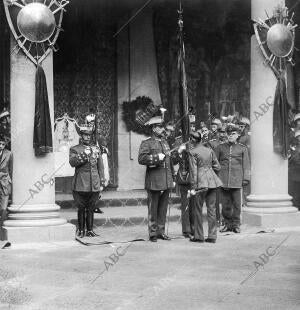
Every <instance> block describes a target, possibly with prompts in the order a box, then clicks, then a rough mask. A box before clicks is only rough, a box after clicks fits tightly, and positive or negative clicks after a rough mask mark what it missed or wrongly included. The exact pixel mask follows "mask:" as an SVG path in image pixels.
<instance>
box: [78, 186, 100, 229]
mask: <svg viewBox="0 0 300 310" xmlns="http://www.w3.org/2000/svg"><path fill="white" fill-rule="evenodd" d="M99 193H100V192H77V191H73V197H74V200H75V205H76V207H77V208H78V211H77V216H78V226H79V227H78V228H79V230H84V226H85V222H86V228H87V230H92V229H93V224H94V209H95V205H96V202H97V201H98V198H99Z"/></svg>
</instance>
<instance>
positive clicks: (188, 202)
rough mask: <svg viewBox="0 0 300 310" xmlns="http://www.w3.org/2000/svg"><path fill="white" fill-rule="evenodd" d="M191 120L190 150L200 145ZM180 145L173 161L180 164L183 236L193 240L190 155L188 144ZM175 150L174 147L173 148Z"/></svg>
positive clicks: (180, 142)
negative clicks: (187, 151)
mask: <svg viewBox="0 0 300 310" xmlns="http://www.w3.org/2000/svg"><path fill="white" fill-rule="evenodd" d="M189 119H190V132H191V134H190V141H189V142H188V148H194V146H195V145H197V144H198V140H197V139H195V135H200V134H199V133H197V132H195V131H194V128H195V127H194V126H193V125H194V123H195V117H193V115H189ZM178 142H179V144H177V145H175V147H178V150H176V151H174V152H173V153H172V161H173V164H174V165H177V164H179V168H178V171H177V174H176V184H177V186H178V190H179V192H180V200H181V225H182V235H183V236H184V237H185V238H191V237H192V236H193V235H194V205H195V197H188V192H189V191H190V189H191V178H190V167H189V159H188V154H187V153H185V154H184V152H186V144H182V139H181V140H180V141H178ZM173 148H174V146H173Z"/></svg>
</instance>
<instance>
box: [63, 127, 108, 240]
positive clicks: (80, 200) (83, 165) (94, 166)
mask: <svg viewBox="0 0 300 310" xmlns="http://www.w3.org/2000/svg"><path fill="white" fill-rule="evenodd" d="M79 133H80V135H81V142H80V143H79V144H78V145H75V146H73V147H71V148H70V153H69V163H70V165H71V166H72V167H75V175H74V177H73V182H72V190H73V197H74V200H75V204H76V206H77V208H78V212H77V215H78V232H77V235H78V237H79V238H83V237H84V236H87V237H95V236H97V234H96V233H95V232H94V231H93V223H94V208H95V204H96V202H97V200H98V198H99V195H100V191H101V190H102V189H103V185H104V184H105V180H104V171H103V162H102V158H101V151H100V149H99V147H98V146H96V145H94V144H92V135H93V133H94V127H80V131H79ZM85 227H86V232H85Z"/></svg>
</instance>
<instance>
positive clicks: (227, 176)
mask: <svg viewBox="0 0 300 310" xmlns="http://www.w3.org/2000/svg"><path fill="white" fill-rule="evenodd" d="M226 132H227V135H228V141H227V142H224V143H222V144H220V145H219V146H217V148H216V149H215V153H216V156H217V159H218V160H219V163H220V165H221V171H220V174H219V177H220V179H221V181H222V183H223V186H222V188H221V194H222V202H223V203H222V215H223V218H224V221H225V226H224V227H223V228H222V229H221V230H220V232H226V231H233V232H235V233H240V214H241V203H242V201H241V188H242V186H245V185H247V184H248V183H249V181H250V162H249V155H248V149H247V147H246V146H244V145H243V144H240V143H238V142H237V139H238V132H239V129H238V127H236V126H235V125H234V124H232V125H228V126H227V128H226Z"/></svg>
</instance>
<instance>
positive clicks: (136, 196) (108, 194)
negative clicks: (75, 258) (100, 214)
mask: <svg viewBox="0 0 300 310" xmlns="http://www.w3.org/2000/svg"><path fill="white" fill-rule="evenodd" d="M55 200H56V203H57V204H58V205H59V206H60V207H61V208H62V209H70V208H75V206H74V199H73V195H72V194H62V193H56V195H55ZM170 204H172V205H178V204H180V197H179V196H177V195H176V193H175V192H174V193H173V192H172V193H171V195H170ZM146 205H147V192H146V191H145V190H132V191H104V192H102V193H101V199H100V200H99V201H98V203H97V207H100V208H104V207H134V206H146Z"/></svg>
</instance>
